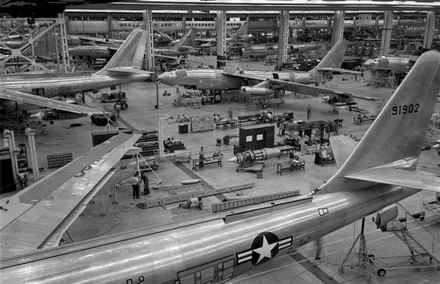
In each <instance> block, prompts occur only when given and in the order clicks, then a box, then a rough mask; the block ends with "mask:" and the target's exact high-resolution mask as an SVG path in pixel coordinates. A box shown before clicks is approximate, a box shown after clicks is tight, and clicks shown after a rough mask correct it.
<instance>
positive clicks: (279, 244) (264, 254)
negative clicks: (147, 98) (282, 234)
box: [236, 232, 292, 265]
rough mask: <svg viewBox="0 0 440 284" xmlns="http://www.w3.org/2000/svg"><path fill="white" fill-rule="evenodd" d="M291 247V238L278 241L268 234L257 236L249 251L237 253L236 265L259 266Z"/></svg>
mask: <svg viewBox="0 0 440 284" xmlns="http://www.w3.org/2000/svg"><path fill="white" fill-rule="evenodd" d="M291 245H292V237H287V238H284V239H282V240H280V239H279V238H278V237H277V235H275V234H274V233H270V232H263V233H260V234H258V236H257V237H255V239H254V241H253V242H252V246H251V249H249V250H245V251H242V252H240V253H237V255H236V257H237V265H238V264H242V263H245V262H247V261H251V263H252V264H253V265H260V264H262V263H265V262H267V261H269V260H270V259H272V258H274V257H275V256H276V255H277V254H278V252H279V251H280V250H281V249H284V248H287V247H290V246H291Z"/></svg>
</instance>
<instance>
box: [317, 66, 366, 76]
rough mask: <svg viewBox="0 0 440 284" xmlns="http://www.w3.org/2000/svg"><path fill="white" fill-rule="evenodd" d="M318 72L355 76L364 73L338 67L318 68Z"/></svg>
mask: <svg viewBox="0 0 440 284" xmlns="http://www.w3.org/2000/svg"><path fill="white" fill-rule="evenodd" d="M316 70H318V71H324V72H332V73H341V74H353V75H361V74H362V72H360V71H354V70H349V69H344V68H336V67H320V68H316Z"/></svg>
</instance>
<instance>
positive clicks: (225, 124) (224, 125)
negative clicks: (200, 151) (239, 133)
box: [215, 119, 238, 129]
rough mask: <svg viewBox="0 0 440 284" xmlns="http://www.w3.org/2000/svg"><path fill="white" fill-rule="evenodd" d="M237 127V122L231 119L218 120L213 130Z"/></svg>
mask: <svg viewBox="0 0 440 284" xmlns="http://www.w3.org/2000/svg"><path fill="white" fill-rule="evenodd" d="M237 125H238V120H236V119H232V120H220V121H218V122H217V123H216V124H215V129H220V127H222V128H223V129H228V126H231V127H236V126H237Z"/></svg>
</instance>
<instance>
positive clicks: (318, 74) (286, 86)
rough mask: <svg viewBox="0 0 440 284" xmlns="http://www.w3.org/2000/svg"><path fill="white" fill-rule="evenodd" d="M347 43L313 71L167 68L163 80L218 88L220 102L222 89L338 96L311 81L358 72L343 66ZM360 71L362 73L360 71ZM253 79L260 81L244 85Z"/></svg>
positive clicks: (335, 48)
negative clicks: (168, 69)
mask: <svg viewBox="0 0 440 284" xmlns="http://www.w3.org/2000/svg"><path fill="white" fill-rule="evenodd" d="M347 44H348V42H347V41H346V40H340V41H338V42H337V43H336V44H335V45H334V46H333V47H332V48H331V50H330V51H329V52H328V53H327V55H326V56H325V57H324V58H323V59H322V60H321V62H320V63H319V64H318V65H317V66H316V67H315V68H313V69H312V70H310V71H309V72H299V71H298V72H278V71H274V72H268V71H246V70H230V69H225V70H218V69H217V70H214V69H195V70H176V71H171V72H164V73H162V74H160V75H159V76H158V78H159V79H160V80H161V82H162V83H164V84H167V85H170V86H173V85H179V86H183V87H185V88H187V89H198V90H207V91H213V92H216V95H215V97H214V98H215V99H214V100H215V101H217V102H218V101H220V100H221V95H220V94H219V92H220V91H222V90H241V91H242V92H243V93H245V94H249V95H259V96H263V97H265V98H281V97H283V96H284V94H285V91H286V90H288V91H292V92H297V93H302V94H306V95H313V96H317V95H328V96H332V97H335V96H336V97H337V96H338V93H337V92H335V91H333V90H330V89H326V88H321V87H315V86H308V85H310V84H315V85H318V84H319V83H323V82H327V81H330V80H332V78H333V75H332V72H342V73H343V72H346V73H354V72H355V71H351V70H345V69H341V68H340V66H341V63H342V59H343V56H344V53H345V49H346V47H347ZM357 73H359V74H360V72H357ZM249 81H257V82H259V83H257V84H256V85H253V86H244V85H246V84H247V83H248V82H249Z"/></svg>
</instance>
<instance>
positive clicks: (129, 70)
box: [107, 67, 154, 76]
mask: <svg viewBox="0 0 440 284" xmlns="http://www.w3.org/2000/svg"><path fill="white" fill-rule="evenodd" d="M107 72H108V73H109V75H114V76H118V75H119V76H128V75H132V74H152V73H154V72H148V71H145V70H140V69H138V68H135V67H116V68H111V69H107Z"/></svg>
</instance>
